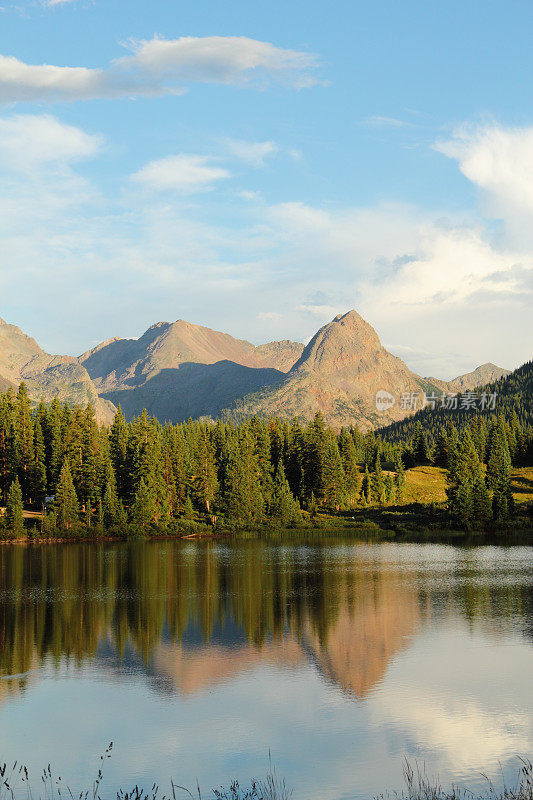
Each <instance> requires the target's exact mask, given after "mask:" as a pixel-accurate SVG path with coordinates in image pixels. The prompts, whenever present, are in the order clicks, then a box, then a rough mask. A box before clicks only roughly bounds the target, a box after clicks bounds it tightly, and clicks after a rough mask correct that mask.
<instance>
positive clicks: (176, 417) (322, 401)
mask: <svg viewBox="0 0 533 800" xmlns="http://www.w3.org/2000/svg"><path fill="white" fill-rule="evenodd" d="M505 375H508V371H507V370H504V369H502V368H501V367H496V366H495V365H494V364H484V365H483V366H481V367H478V368H477V369H476V370H474V371H473V372H472V373H467V374H466V375H461V376H459V377H458V378H456V379H455V380H453V381H442V380H438V379H437V378H421V377H420V376H419V375H416V374H415V373H413V372H411V370H410V369H409V368H408V367H407V365H406V364H405V363H404V362H403V361H402V360H401V359H400V358H398V357H396V356H394V355H392V354H391V353H389V352H388V351H387V350H386V349H385V348H384V347H383V346H382V344H381V342H380V340H379V337H378V335H377V333H376V331H375V330H374V328H372V326H371V325H369V323H368V322H366V321H365V320H364V319H363V318H362V317H361V316H360V315H359V314H358V313H357V312H356V311H349V312H348V313H346V314H339V315H338V316H337V317H335V319H334V320H332V321H331V322H329V323H328V324H327V325H324V326H323V327H322V328H321V329H320V330H319V331H318V332H317V333H316V334H315V335H314V336H313V338H312V339H311V341H310V342H309V343H308V344H307V345H306V346H305V347H304V345H303V344H301V343H299V342H291V341H289V340H284V341H280V342H269V343H268V344H262V345H258V346H256V345H253V344H252V343H251V342H248V341H245V340H243V339H235V338H234V337H233V336H230V335H229V334H226V333H222V332H220V331H215V330H211V329H210V328H206V327H204V326H201V325H193V324H192V323H190V322H186V321H185V320H181V319H180V320H177V321H176V322H172V323H170V322H158V323H156V324H155V325H152V326H151V327H150V328H149V329H148V330H147V331H146V332H145V333H144V334H143V335H142V336H141V337H140V338H139V339H119V338H115V339H108V340H107V341H105V342H102V343H101V344H99V345H98V346H96V347H94V348H92V349H91V350H89V351H88V352H86V353H84V354H83V355H81V356H80V357H79V358H74V357H70V356H51V355H49V354H47V353H45V352H44V351H43V350H42V349H41V348H40V347H39V345H38V344H37V342H36V341H35V340H34V339H32V338H30V337H29V336H26V335H25V334H24V333H23V332H22V331H21V330H20V329H19V328H16V327H15V326H13V325H7V324H6V323H5V322H2V321H0V390H5V389H7V388H8V387H10V386H12V387H14V388H16V387H17V386H18V384H19V383H20V382H21V381H22V380H24V381H25V382H26V383H27V385H28V391H29V393H30V397H31V398H32V399H33V400H35V401H38V400H39V398H40V397H41V396H42V397H43V398H44V400H45V401H47V402H49V401H50V400H51V399H52V398H53V397H56V396H57V397H58V398H59V399H60V400H64V401H68V402H70V403H74V402H76V403H80V404H85V403H87V402H91V403H92V404H93V405H94V406H95V409H96V412H97V416H98V419H99V421H101V422H109V421H110V419H111V418H112V415H113V411H114V405H117V404H118V403H120V404H121V406H122V408H123V409H124V412H125V414H126V416H127V417H128V418H129V419H131V418H132V417H133V416H135V415H136V414H139V413H140V412H141V411H142V410H143V408H146V409H147V410H148V412H149V413H150V414H153V415H155V416H157V417H158V418H159V419H160V420H162V421H165V420H169V421H173V422H177V421H180V420H184V419H188V418H189V417H202V416H209V417H215V416H220V415H222V416H232V417H234V418H243V417H249V416H252V415H254V414H258V415H260V416H270V415H276V416H280V417H283V418H286V419H290V418H294V417H296V418H299V419H301V420H308V419H311V418H312V417H313V416H314V414H315V413H316V412H317V411H319V410H320V411H321V412H322V413H323V415H324V417H325V419H326V421H327V422H328V423H329V424H330V425H333V426H334V427H336V428H338V427H340V426H341V425H350V424H358V425H359V426H360V427H361V428H362V429H363V430H368V429H370V428H373V427H382V426H384V425H388V424H390V423H393V422H397V421H399V420H402V419H403V418H405V417H407V416H410V415H411V414H412V412H413V409H412V408H409V407H405V403H402V402H401V400H402V395H404V394H409V395H411V394H417V395H418V396H419V397H420V398H421V397H422V393H423V392H424V391H425V392H439V393H440V392H442V391H444V392H452V393H455V392H459V391H466V390H470V389H473V388H475V387H476V386H479V385H483V384H486V383H487V382H489V381H493V380H494V379H496V378H500V377H502V376H505ZM380 391H381V392H384V393H386V394H388V395H389V399H390V400H391V403H390V404H389V405H388V406H387V405H385V407H383V406H380V407H378V405H377V404H376V393H377V392H380Z"/></svg>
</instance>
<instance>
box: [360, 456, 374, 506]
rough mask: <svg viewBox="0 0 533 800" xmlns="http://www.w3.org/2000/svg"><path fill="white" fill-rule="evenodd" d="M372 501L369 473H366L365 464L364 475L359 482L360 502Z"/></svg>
mask: <svg viewBox="0 0 533 800" xmlns="http://www.w3.org/2000/svg"><path fill="white" fill-rule="evenodd" d="M371 499H372V488H371V482H370V472H369V471H368V464H365V473H364V475H363V480H362V482H361V502H362V503H365V504H367V503H370V501H371Z"/></svg>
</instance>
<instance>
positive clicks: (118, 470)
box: [109, 405, 131, 497]
mask: <svg viewBox="0 0 533 800" xmlns="http://www.w3.org/2000/svg"><path fill="white" fill-rule="evenodd" d="M128 438H129V437H128V426H127V424H126V419H125V417H124V414H123V413H122V409H121V407H120V405H119V406H118V408H117V411H116V414H115V417H114V419H113V424H112V425H111V428H110V430H109V452H110V455H111V463H112V464H113V470H114V472H115V477H116V482H117V489H118V492H119V494H120V496H121V497H127V496H128V494H129V492H130V491H131V487H130V485H129V481H128V477H127V474H126V458H127V453H128Z"/></svg>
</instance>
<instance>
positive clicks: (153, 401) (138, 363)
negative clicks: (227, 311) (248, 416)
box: [78, 320, 303, 422]
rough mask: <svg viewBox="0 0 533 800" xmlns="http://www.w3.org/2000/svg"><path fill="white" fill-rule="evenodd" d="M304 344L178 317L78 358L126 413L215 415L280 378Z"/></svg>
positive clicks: (174, 416) (102, 390)
mask: <svg viewBox="0 0 533 800" xmlns="http://www.w3.org/2000/svg"><path fill="white" fill-rule="evenodd" d="M302 350H303V345H302V344H299V343H297V342H290V341H288V340H286V341H282V342H270V343H269V344H264V345H259V346H257V347H256V346H255V345H253V344H252V343H251V342H247V341H245V340H243V339H234V338H233V337H232V336H230V335H229V334H226V333H221V332H220V331H214V330H211V329H210V328H205V327H203V326H201V325H193V324H192V323H190V322H185V320H177V322H174V323H169V322H158V323H157V324H156V325H152V326H151V327H150V328H149V329H148V330H147V331H146V332H145V333H144V334H143V335H142V336H141V337H140V338H139V339H111V340H109V341H107V342H104V343H103V344H101V345H98V347H95V348H93V349H92V350H90V351H89V352H88V353H84V354H83V355H82V356H80V358H79V359H78V361H79V363H80V364H82V365H83V366H84V367H85V368H86V369H87V371H88V373H89V375H90V377H91V379H92V380H93V382H94V384H95V386H96V387H97V389H98V391H99V392H100V394H101V396H102V397H104V398H105V399H107V400H109V401H111V402H113V403H114V404H115V405H118V404H119V403H120V405H121V406H122V408H123V410H124V412H125V414H126V415H127V416H128V417H132V416H134V415H135V414H139V413H140V412H141V411H142V409H143V408H147V409H148V410H149V411H150V413H152V414H155V415H156V416H158V417H159V418H160V419H161V420H171V421H174V422H175V421H178V420H183V419H187V418H188V417H190V416H192V417H200V416H216V415H218V414H220V413H221V411H222V410H223V409H224V408H225V407H226V406H228V405H230V404H231V403H233V402H235V400H237V399H238V398H240V397H242V396H243V395H245V394H248V393H249V392H254V391H257V389H259V388H261V387H263V386H273V385H274V386H275V385H277V384H279V383H280V382H281V381H282V380H283V378H284V377H285V374H284V373H285V371H286V370H288V369H290V367H291V366H292V364H293V363H294V362H295V360H296V359H297V358H298V356H299V355H300V354H301V352H302Z"/></svg>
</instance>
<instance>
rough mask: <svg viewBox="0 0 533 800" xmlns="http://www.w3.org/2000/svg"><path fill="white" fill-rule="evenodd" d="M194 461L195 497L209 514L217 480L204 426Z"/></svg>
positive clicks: (216, 487) (213, 451)
mask: <svg viewBox="0 0 533 800" xmlns="http://www.w3.org/2000/svg"><path fill="white" fill-rule="evenodd" d="M195 461H196V469H195V473H196V474H195V476H194V480H193V485H194V492H195V496H196V499H197V501H198V503H199V505H200V506H201V507H203V508H204V509H205V510H206V511H207V513H208V514H209V513H210V512H211V505H212V503H213V500H214V499H215V495H216V492H217V489H218V480H217V467H216V463H215V449H214V447H213V444H212V442H211V439H210V437H209V431H208V429H207V427H206V426H205V425H204V426H202V430H201V432H200V436H199V439H198V445H197V452H196V454H195Z"/></svg>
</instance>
